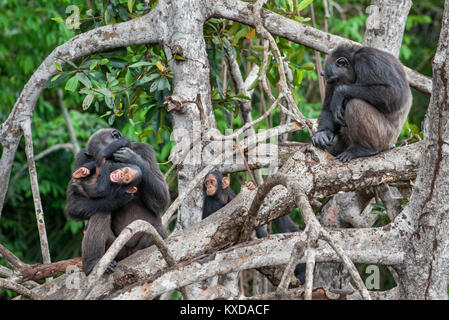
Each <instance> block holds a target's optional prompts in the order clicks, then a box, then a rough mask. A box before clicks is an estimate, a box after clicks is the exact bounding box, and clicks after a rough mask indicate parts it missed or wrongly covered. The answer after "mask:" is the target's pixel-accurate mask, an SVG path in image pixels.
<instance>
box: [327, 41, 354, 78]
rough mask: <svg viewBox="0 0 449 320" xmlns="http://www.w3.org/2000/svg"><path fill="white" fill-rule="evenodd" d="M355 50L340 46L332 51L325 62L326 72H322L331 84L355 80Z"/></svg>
mask: <svg viewBox="0 0 449 320" xmlns="http://www.w3.org/2000/svg"><path fill="white" fill-rule="evenodd" d="M352 51H353V50H351V51H349V49H347V48H346V47H344V46H342V47H338V48H336V49H335V50H333V51H331V53H330V54H329V56H328V57H327V58H326V61H325V63H324V72H323V73H322V74H321V75H322V76H324V77H325V78H326V82H327V83H329V84H333V83H335V84H350V83H354V81H355V74H354V68H353V65H352V58H353V52H352Z"/></svg>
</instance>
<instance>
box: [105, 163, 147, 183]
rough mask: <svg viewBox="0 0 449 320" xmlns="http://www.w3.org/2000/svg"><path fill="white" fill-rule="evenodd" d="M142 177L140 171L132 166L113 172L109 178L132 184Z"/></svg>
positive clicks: (117, 181) (114, 181)
mask: <svg viewBox="0 0 449 320" xmlns="http://www.w3.org/2000/svg"><path fill="white" fill-rule="evenodd" d="M139 177H140V173H139V172H138V171H137V170H136V169H135V168H132V167H123V168H119V169H116V170H114V171H112V172H111V174H110V175H109V179H110V180H111V182H113V183H121V184H130V183H132V182H133V181H135V180H136V179H138V178H139Z"/></svg>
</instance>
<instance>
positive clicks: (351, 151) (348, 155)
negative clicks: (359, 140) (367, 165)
mask: <svg viewBox="0 0 449 320" xmlns="http://www.w3.org/2000/svg"><path fill="white" fill-rule="evenodd" d="M378 153H379V152H377V151H369V150H366V149H364V148H360V147H355V146H352V147H350V148H348V149H346V150H345V151H343V152H342V153H340V154H339V155H337V159H338V160H340V161H341V162H349V161H351V160H352V159H355V158H361V157H369V156H374V155H376V154H378Z"/></svg>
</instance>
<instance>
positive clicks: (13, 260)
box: [0, 244, 26, 269]
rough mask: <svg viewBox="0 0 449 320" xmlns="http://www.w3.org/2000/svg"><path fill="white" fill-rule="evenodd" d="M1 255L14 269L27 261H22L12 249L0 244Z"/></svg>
mask: <svg viewBox="0 0 449 320" xmlns="http://www.w3.org/2000/svg"><path fill="white" fill-rule="evenodd" d="M0 256H1V257H2V258H3V259H5V260H6V262H8V263H9V264H10V265H11V266H12V267H13V268H14V269H20V268H22V267H23V266H24V265H26V263H24V262H22V261H21V260H20V259H19V258H17V257H16V256H15V255H14V254H13V253H12V252H11V251H9V250H8V249H7V248H6V247H4V246H3V245H1V244H0Z"/></svg>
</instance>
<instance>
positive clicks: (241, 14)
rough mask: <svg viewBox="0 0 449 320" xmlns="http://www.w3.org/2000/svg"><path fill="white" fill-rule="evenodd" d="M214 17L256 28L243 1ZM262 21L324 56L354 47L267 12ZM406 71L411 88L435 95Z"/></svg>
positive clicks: (222, 6) (230, 2)
mask: <svg viewBox="0 0 449 320" xmlns="http://www.w3.org/2000/svg"><path fill="white" fill-rule="evenodd" d="M212 16H213V17H219V18H225V19H229V20H233V21H237V22H240V23H242V24H245V25H249V26H251V27H254V26H255V21H254V17H253V14H252V5H251V4H248V3H247V2H243V1H238V0H223V1H219V2H218V3H217V4H216V5H215V6H214V11H213V14H212ZM262 17H263V18H264V19H263V21H264V24H263V26H264V27H265V28H266V29H267V31H268V32H270V33H271V34H273V35H275V36H280V37H283V38H285V39H287V40H290V41H293V42H295V43H299V44H302V45H304V46H306V47H309V48H312V49H315V50H317V51H320V52H322V53H325V54H327V53H329V51H330V50H331V49H332V48H335V47H336V46H338V45H339V44H341V43H355V42H353V41H351V40H348V39H345V38H342V37H339V36H335V35H333V34H330V33H326V32H323V31H320V30H318V29H315V28H312V27H309V26H306V25H305V24H302V23H299V22H296V21H294V20H290V19H288V18H285V17H283V16H281V15H279V14H276V13H274V12H271V11H269V10H266V9H262ZM404 68H405V71H406V73H407V79H408V81H409V82H410V85H411V86H412V87H414V88H415V89H417V90H419V91H421V92H424V93H427V94H430V93H431V92H432V79H430V78H428V77H426V76H424V75H422V74H420V73H418V72H416V71H414V70H412V69H409V68H407V67H404Z"/></svg>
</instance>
